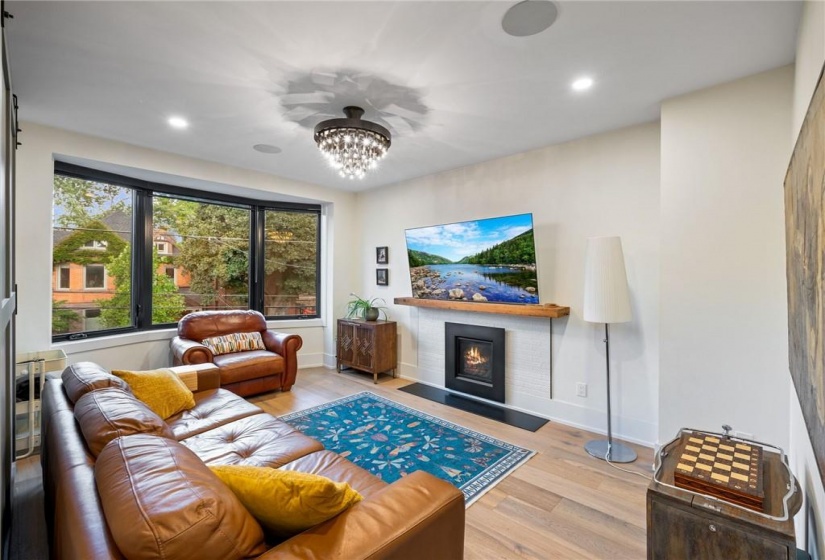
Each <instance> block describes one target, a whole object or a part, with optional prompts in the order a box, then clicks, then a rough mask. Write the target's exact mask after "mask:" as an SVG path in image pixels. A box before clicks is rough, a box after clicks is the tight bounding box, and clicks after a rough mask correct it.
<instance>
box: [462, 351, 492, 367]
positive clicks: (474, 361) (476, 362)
mask: <svg viewBox="0 0 825 560" xmlns="http://www.w3.org/2000/svg"><path fill="white" fill-rule="evenodd" d="M464 362H465V363H466V364H467V365H468V366H481V365H484V364H486V363H487V358H486V357H485V356H484V355H483V354H482V353H481V352H480V351H479V350H478V346H473V347H472V348H470V349H469V350H467V351H466V352H465V353H464Z"/></svg>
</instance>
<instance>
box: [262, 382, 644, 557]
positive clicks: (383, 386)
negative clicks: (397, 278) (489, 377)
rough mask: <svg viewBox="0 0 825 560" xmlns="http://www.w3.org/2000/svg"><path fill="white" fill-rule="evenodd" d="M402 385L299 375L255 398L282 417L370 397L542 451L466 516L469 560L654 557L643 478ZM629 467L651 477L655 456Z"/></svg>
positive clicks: (559, 432) (564, 442) (575, 439)
mask: <svg viewBox="0 0 825 560" xmlns="http://www.w3.org/2000/svg"><path fill="white" fill-rule="evenodd" d="M407 384H409V381H406V380H403V379H392V378H390V377H389V376H386V375H384V376H381V377H380V378H379V382H378V384H377V385H375V384H373V383H372V375H369V374H366V373H358V372H353V371H349V370H348V371H345V372H343V373H340V374H339V373H335V371H333V370H328V369H323V368H317V369H307V370H301V371H299V372H298V381H297V382H296V384H295V386H294V387H293V388H292V391H290V392H288V393H270V394H267V395H262V396H260V397H255V398H252V399H250V400H251V401H252V402H255V403H256V404H258V406H260V407H262V408H264V409H265V410H266V411H268V412H270V413H271V414H274V415H275V416H279V415H282V414H286V413H288V412H292V411H295V410H302V409H305V408H309V407H312V406H316V405H319V404H323V403H325V402H328V401H330V400H333V399H337V398H340V397H344V396H347V395H351V394H353V393H358V392H360V391H372V392H374V393H376V394H379V395H381V396H383V397H386V398H389V399H392V400H394V401H397V402H400V403H402V404H405V405H407V406H409V407H412V408H415V409H418V410H421V411H423V412H426V413H429V414H432V415H434V416H438V417H440V418H444V419H445V420H449V421H450V422H455V423H456V424H460V425H463V426H466V427H468V428H472V429H474V430H478V431H480V432H483V433H485V434H488V435H491V436H493V437H496V438H499V439H502V440H505V441H508V442H510V443H513V444H515V445H521V446H523V447H527V448H529V449H533V450H535V451H538V454H537V455H536V456H535V457H533V458H532V459H530V460H529V461H528V462H527V463H526V464H524V465H522V466H521V467H519V468H518V469H516V470H515V471H514V472H513V473H512V474H511V475H510V476H508V477H507V478H505V479H504V480H503V481H502V482H501V483H499V485H498V486H496V487H495V488H493V489H492V490H491V491H490V492H488V493H487V494H485V495H484V496H482V497H481V499H480V500H478V501H477V502H476V503H475V504H473V505H472V506H470V508H469V509H468V510H467V528H466V540H465V558H466V559H467V560H475V559H478V560H482V559H483V560H489V559H494V558H502V559H503V558H508V559H509V558H535V559H556V558H558V559H568V558H570V559H573V558H599V559H610V560H613V559H619V558H628V559H641V558H644V557H645V554H646V536H645V535H646V533H645V523H646V519H645V491H646V489H647V484H648V481H647V480H645V479H644V478H642V477H640V476H636V475H632V474H628V473H624V472H622V471H619V470H617V469H614V468H613V467H611V466H610V465H608V464H607V463H605V462H604V461H600V460H598V459H594V458H592V457H590V456H589V455H588V454H587V453H586V452H585V451H584V444H585V443H586V442H587V441H589V440H590V439H592V438H594V437H598V436H595V435H594V434H592V433H590V432H586V431H583V430H579V429H576V428H570V427H567V426H563V425H561V424H557V423H555V422H550V423H548V424H546V425H545V426H544V427H542V428H541V429H539V430H538V431H537V432H535V433H534V432H528V431H526V430H522V429H519V428H514V427H512V426H508V425H506V424H502V423H500V422H496V421H494V420H490V419H487V418H483V417H480V416H476V415H474V414H470V413H468V412H463V411H461V410H456V409H454V408H450V407H448V406H444V405H442V404H438V403H434V402H431V401H428V400H424V399H421V398H419V397H415V396H413V395H410V394H408V393H404V392H403V391H397V390H396V389H398V388H399V387H403V386H404V385H407ZM631 447H633V449H635V450H636V452H637V453H638V454H639V459H638V460H637V461H636V462H635V463H631V464H629V465H622V468H626V469H628V470H632V471H635V472H639V473H643V474H647V475H649V476H651V473H650V465H651V463H652V462H653V452H652V450H651V449H648V448H645V447H641V446H637V445H631Z"/></svg>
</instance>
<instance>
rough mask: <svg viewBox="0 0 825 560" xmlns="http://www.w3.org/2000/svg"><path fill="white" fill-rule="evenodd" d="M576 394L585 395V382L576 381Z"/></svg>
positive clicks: (578, 395)
mask: <svg viewBox="0 0 825 560" xmlns="http://www.w3.org/2000/svg"><path fill="white" fill-rule="evenodd" d="M576 396H577V397H586V396H587V383H576Z"/></svg>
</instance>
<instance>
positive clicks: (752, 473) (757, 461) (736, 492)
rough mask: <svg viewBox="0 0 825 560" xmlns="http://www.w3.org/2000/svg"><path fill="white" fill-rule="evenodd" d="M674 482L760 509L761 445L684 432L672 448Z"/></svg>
mask: <svg viewBox="0 0 825 560" xmlns="http://www.w3.org/2000/svg"><path fill="white" fill-rule="evenodd" d="M674 454H675V456H676V457H678V458H679V459H678V463H677V465H676V470H675V472H674V480H675V484H676V486H678V487H679V488H685V489H687V490H692V491H694V492H699V493H701V494H707V495H710V496H714V497H716V498H720V499H722V500H726V501H729V502H732V503H734V504H737V505H740V506H743V507H746V508H750V509H752V510H755V511H759V512H761V511H763V502H764V498H765V494H764V492H763V489H762V479H763V473H762V448H761V447H760V446H758V445H753V444H749V443H744V442H741V441H737V440H733V439H728V438H725V437H723V436H715V435H711V434H705V433H702V432H690V433H688V434H685V435H684V436H683V438H682V441H681V442H680V443H679V446H678V447H677V448H676V449H675V450H674Z"/></svg>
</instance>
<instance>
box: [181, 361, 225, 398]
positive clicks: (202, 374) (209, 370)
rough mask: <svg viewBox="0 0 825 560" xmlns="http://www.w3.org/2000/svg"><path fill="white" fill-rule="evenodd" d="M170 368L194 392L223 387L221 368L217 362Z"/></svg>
mask: <svg viewBox="0 0 825 560" xmlns="http://www.w3.org/2000/svg"><path fill="white" fill-rule="evenodd" d="M170 369H171V370H172V372H174V373H175V375H177V376H178V377H180V379H181V381H183V382H184V384H186V387H187V388H188V389H189V390H190V391H192V392H193V393H199V392H201V391H208V390H210V389H220V388H221V370H220V368H219V367H218V366H216V365H215V364H212V363H208V364H187V365H182V366H174V367H171V368H170Z"/></svg>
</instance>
